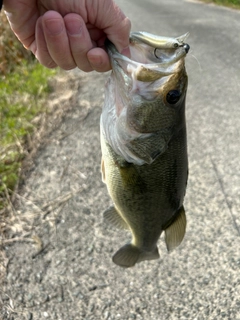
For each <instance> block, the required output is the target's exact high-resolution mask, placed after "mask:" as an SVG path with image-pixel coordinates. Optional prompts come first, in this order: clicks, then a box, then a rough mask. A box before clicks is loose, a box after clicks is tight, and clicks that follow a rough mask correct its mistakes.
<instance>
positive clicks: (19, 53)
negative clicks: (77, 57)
mask: <svg viewBox="0 0 240 320" xmlns="http://www.w3.org/2000/svg"><path fill="white" fill-rule="evenodd" d="M55 73H56V71H55V70H49V69H47V68H45V67H43V66H41V65H40V64H39V63H38V62H37V61H36V60H35V58H34V57H33V55H32V54H31V53H30V52H28V51H27V50H26V49H24V48H23V46H22V45H21V44H20V42H19V41H18V40H17V38H16V37H15V36H14V34H13V33H12V31H11V30H10V27H9V25H8V23H7V20H6V17H5V15H4V14H3V13H1V16H0V214H1V212H2V213H3V211H4V209H5V208H6V206H7V205H8V204H9V201H10V199H11V195H12V193H13V191H14V189H15V187H16V185H17V183H18V179H19V174H20V169H21V164H22V161H23V160H24V158H25V156H26V153H27V152H28V148H29V146H28V141H29V140H30V139H29V137H30V136H31V134H32V133H33V131H34V130H36V128H37V127H38V125H39V123H38V121H36V119H37V116H38V115H39V113H42V112H46V108H45V107H44V99H46V97H47V95H48V94H49V92H50V91H51V88H50V86H49V82H48V79H49V78H50V77H52V76H53V75H54V74H55Z"/></svg>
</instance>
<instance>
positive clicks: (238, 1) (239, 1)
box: [204, 0, 240, 9]
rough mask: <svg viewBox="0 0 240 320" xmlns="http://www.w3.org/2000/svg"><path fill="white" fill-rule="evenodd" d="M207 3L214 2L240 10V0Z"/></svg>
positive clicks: (213, 0) (221, 0) (211, 0)
mask: <svg viewBox="0 0 240 320" xmlns="http://www.w3.org/2000/svg"><path fill="white" fill-rule="evenodd" d="M204 1H205V2H214V3H216V4H219V5H223V6H228V7H231V8H235V9H240V0H204Z"/></svg>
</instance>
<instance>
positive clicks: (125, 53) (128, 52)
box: [121, 47, 131, 58]
mask: <svg viewBox="0 0 240 320" xmlns="http://www.w3.org/2000/svg"><path fill="white" fill-rule="evenodd" d="M121 54H123V55H124V56H126V57H128V58H130V56H131V52H130V49H129V47H126V48H124V49H123V50H122V52H121Z"/></svg>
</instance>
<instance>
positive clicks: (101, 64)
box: [87, 48, 111, 72]
mask: <svg viewBox="0 0 240 320" xmlns="http://www.w3.org/2000/svg"><path fill="white" fill-rule="evenodd" d="M87 58H88V61H89V62H90V64H91V66H92V69H94V70H95V71H98V72H106V71H109V70H110V69H111V65H110V61H109V57H108V55H107V52H106V51H105V50H103V49H102V48H93V49H91V50H89V51H88V53H87Z"/></svg>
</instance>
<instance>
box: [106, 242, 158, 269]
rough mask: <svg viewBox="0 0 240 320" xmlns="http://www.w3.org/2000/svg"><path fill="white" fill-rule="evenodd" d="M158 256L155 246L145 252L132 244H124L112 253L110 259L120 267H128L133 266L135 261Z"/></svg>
mask: <svg viewBox="0 0 240 320" xmlns="http://www.w3.org/2000/svg"><path fill="white" fill-rule="evenodd" d="M158 258H159V253H158V249H157V247H156V249H155V250H154V251H153V252H145V251H141V250H140V249H139V248H138V247H136V246H134V245H133V244H126V245H125V246H123V247H122V248H120V249H119V250H118V251H117V252H116V253H115V254H114V256H113V258H112V260H113V262H114V263H115V264H117V265H119V266H120V267H124V268H129V267H133V266H134V265H135V264H136V263H137V262H140V261H144V260H153V259H158Z"/></svg>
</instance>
